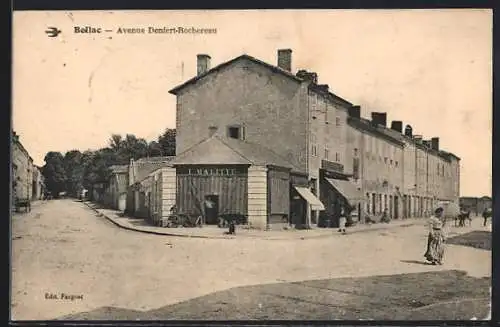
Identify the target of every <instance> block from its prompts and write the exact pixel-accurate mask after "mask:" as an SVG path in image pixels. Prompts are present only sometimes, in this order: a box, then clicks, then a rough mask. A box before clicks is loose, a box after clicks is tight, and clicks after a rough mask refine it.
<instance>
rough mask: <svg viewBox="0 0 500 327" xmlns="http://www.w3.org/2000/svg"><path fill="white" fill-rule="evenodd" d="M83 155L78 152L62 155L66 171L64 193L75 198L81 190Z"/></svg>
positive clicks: (72, 151) (73, 151)
mask: <svg viewBox="0 0 500 327" xmlns="http://www.w3.org/2000/svg"><path fill="white" fill-rule="evenodd" d="M82 159H83V155H82V153H81V152H80V151H78V150H71V151H68V152H66V154H65V155H64V160H63V163H64V170H65V171H66V178H67V179H66V192H68V194H70V195H72V196H77V195H78V193H79V192H80V191H81V189H82V188H83V185H82V182H83V171H84V167H83V165H82Z"/></svg>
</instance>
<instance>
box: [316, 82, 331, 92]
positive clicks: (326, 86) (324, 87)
mask: <svg viewBox="0 0 500 327" xmlns="http://www.w3.org/2000/svg"><path fill="white" fill-rule="evenodd" d="M318 88H319V89H320V90H321V91H323V92H325V93H328V89H329V87H328V84H318Z"/></svg>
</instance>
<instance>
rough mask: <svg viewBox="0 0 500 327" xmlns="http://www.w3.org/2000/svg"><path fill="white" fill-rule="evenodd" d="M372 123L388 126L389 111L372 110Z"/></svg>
mask: <svg viewBox="0 0 500 327" xmlns="http://www.w3.org/2000/svg"><path fill="white" fill-rule="evenodd" d="M372 123H373V124H374V125H381V126H383V127H387V113H385V112H372Z"/></svg>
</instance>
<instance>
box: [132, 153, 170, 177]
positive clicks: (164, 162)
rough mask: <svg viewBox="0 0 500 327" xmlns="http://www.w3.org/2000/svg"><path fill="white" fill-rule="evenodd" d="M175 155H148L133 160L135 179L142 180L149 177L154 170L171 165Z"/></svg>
mask: <svg viewBox="0 0 500 327" xmlns="http://www.w3.org/2000/svg"><path fill="white" fill-rule="evenodd" d="M174 158H175V156H168V157H146V158H140V159H137V160H136V161H134V162H133V165H134V173H135V178H134V181H136V182H140V181H142V180H144V179H145V178H146V177H148V175H149V174H151V173H152V172H153V171H155V170H157V169H160V168H163V167H169V166H171V165H172V164H171V161H172V160H173V159H174Z"/></svg>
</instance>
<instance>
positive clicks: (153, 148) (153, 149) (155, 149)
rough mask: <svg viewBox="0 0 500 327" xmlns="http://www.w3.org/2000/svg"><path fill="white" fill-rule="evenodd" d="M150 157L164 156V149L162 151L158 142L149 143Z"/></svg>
mask: <svg viewBox="0 0 500 327" xmlns="http://www.w3.org/2000/svg"><path fill="white" fill-rule="evenodd" d="M148 155H149V156H150V157H159V156H162V155H163V149H162V147H161V145H160V143H158V142H156V141H151V142H149V146H148Z"/></svg>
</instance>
